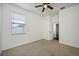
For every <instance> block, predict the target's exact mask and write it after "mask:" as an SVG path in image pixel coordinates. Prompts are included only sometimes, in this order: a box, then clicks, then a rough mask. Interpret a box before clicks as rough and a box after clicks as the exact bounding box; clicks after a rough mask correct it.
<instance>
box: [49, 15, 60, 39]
mask: <svg viewBox="0 0 79 59" xmlns="http://www.w3.org/2000/svg"><path fill="white" fill-rule="evenodd" d="M58 23H59V15H55V16H53V17H51V37H52V38H53V37H54V35H55V30H54V29H55V28H54V24H58Z"/></svg>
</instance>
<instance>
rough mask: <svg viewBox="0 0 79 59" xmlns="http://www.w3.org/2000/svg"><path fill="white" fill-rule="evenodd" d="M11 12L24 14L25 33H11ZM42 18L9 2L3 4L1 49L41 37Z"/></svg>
mask: <svg viewBox="0 0 79 59" xmlns="http://www.w3.org/2000/svg"><path fill="white" fill-rule="evenodd" d="M13 12H17V13H20V14H23V15H25V16H26V26H25V30H26V31H25V34H15V35H12V33H11V13H13ZM43 19H44V18H42V17H40V16H38V15H36V14H33V13H31V12H29V11H27V10H24V9H21V8H19V7H16V6H13V5H11V4H4V5H3V21H2V50H6V49H9V48H13V47H16V46H19V45H22V44H26V43H29V42H33V41H36V40H40V39H42V38H43V35H42V26H43V22H42V21H43Z"/></svg>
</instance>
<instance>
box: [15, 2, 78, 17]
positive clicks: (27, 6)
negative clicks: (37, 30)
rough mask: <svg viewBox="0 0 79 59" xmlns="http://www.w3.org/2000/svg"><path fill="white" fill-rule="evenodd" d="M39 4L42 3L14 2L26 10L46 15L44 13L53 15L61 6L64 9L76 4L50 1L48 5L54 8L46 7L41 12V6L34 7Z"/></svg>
mask: <svg viewBox="0 0 79 59" xmlns="http://www.w3.org/2000/svg"><path fill="white" fill-rule="evenodd" d="M40 4H42V3H16V4H14V5H16V6H19V7H22V8H24V9H26V10H28V11H31V12H33V13H36V14H38V15H41V16H46V15H50V16H54V15H56V14H58V13H59V11H60V8H61V7H65V9H66V8H69V7H71V6H73V5H76V4H77V3H50V4H49V5H51V6H52V7H54V9H53V10H50V9H48V8H46V9H45V12H43V13H42V7H39V8H35V7H34V6H36V5H40Z"/></svg>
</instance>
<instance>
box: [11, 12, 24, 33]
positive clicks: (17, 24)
mask: <svg viewBox="0 0 79 59" xmlns="http://www.w3.org/2000/svg"><path fill="white" fill-rule="evenodd" d="M24 28H25V16H23V15H19V14H12V33H14V34H15V33H24Z"/></svg>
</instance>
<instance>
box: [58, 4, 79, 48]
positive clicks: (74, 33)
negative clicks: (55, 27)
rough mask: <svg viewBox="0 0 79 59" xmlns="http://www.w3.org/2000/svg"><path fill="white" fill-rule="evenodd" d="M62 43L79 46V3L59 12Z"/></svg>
mask: <svg viewBox="0 0 79 59" xmlns="http://www.w3.org/2000/svg"><path fill="white" fill-rule="evenodd" d="M59 32H60V33H59V38H60V43H63V44H67V45H70V46H74V47H78V48H79V5H76V6H72V7H70V8H67V9H65V10H62V11H60V13H59Z"/></svg>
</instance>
